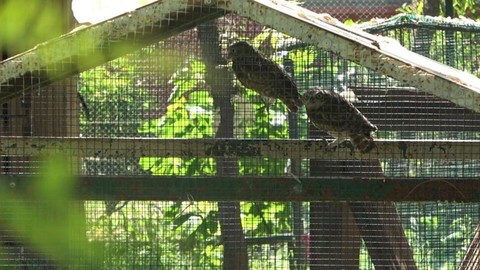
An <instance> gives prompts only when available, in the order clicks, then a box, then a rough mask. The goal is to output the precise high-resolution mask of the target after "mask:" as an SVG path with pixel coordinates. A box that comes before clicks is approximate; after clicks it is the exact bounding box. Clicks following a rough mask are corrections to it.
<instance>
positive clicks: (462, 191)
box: [0, 175, 480, 202]
mask: <svg viewBox="0 0 480 270" xmlns="http://www.w3.org/2000/svg"><path fill="white" fill-rule="evenodd" d="M36 180H37V178H36V177H33V176H10V177H7V176H3V177H1V178H0V190H1V191H2V192H13V193H21V194H24V193H25V192H26V193H27V194H28V193H29V192H30V193H35V191H34V190H32V186H33V184H34V181H36ZM74 190H75V197H74V199H79V200H171V201H189V200H195V201H283V202H290V201H397V202H399V201H450V202H480V181H478V178H462V179H452V178H385V179H360V178H323V177H309V178H307V177H300V178H299V179H294V178H292V177H279V176H272V177H266V176H265V177H258V176H245V177H241V176H240V177H239V176H234V177H227V176H224V177H217V176H211V177H172V176H156V177H153V176H138V175H132V176H110V177H106V176H82V177H79V178H78V180H77V182H76V187H75V189H74Z"/></svg>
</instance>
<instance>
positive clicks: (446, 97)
mask: <svg viewBox="0 0 480 270" xmlns="http://www.w3.org/2000/svg"><path fill="white" fill-rule="evenodd" d="M265 25H266V26H265ZM267 26H268V27H267ZM362 28H363V30H365V31H366V32H363V31H361V30H358V29H356V28H353V27H352V28H350V27H346V26H344V25H343V24H341V23H339V22H338V21H336V20H335V19H333V18H332V17H330V16H328V15H325V14H316V13H313V12H310V11H308V10H306V9H303V8H301V7H298V6H295V5H292V4H289V3H284V2H283V1H271V2H270V1H260V0H258V1H240V0H239V1H203V2H202V1H162V2H155V3H152V4H150V5H147V6H145V7H142V8H139V9H138V10H135V11H132V12H130V13H127V14H124V15H122V16H119V17H116V18H112V19H111V20H109V21H106V22H102V23H99V24H95V25H91V26H88V27H85V28H82V29H78V30H77V31H74V32H71V33H69V34H66V35H64V36H61V37H58V38H56V39H53V40H51V41H49V42H46V43H43V44H39V45H38V46H36V47H35V48H33V49H32V50H30V51H27V52H25V53H22V54H20V55H18V56H15V57H12V58H10V59H7V60H5V61H3V62H1V65H0V70H1V73H0V82H1V84H0V99H1V101H2V102H4V105H3V113H2V119H3V122H2V129H3V131H2V137H1V138H0V153H2V158H3V160H2V173H3V174H4V177H3V178H2V185H3V190H2V192H3V195H4V196H3V197H4V198H5V199H4V200H3V201H2V212H1V219H0V220H1V221H2V224H3V225H2V238H1V241H2V243H3V246H4V249H3V250H2V251H3V253H4V255H3V257H1V262H0V263H1V264H2V265H5V266H12V267H18V268H20V267H26V268H28V267H31V268H32V269H33V268H35V269H36V268H38V267H45V268H62V267H66V268H73V269H75V268H92V269H98V268H105V269H147V268H148V269H151V268H156V269H216V268H221V267H223V269H248V268H250V269H373V268H375V269H455V268H457V267H459V268H460V269H476V268H475V267H476V265H477V263H478V260H479V258H478V256H477V254H476V247H477V245H478V230H479V229H478V227H477V224H478V223H479V204H478V200H479V195H478V194H479V192H478V190H479V184H478V176H479V173H478V172H479V171H480V168H479V167H480V162H479V160H480V143H479V136H480V128H479V127H480V116H479V114H478V112H480V90H479V88H478V85H480V84H479V80H478V79H477V78H476V77H475V76H472V75H471V74H469V73H472V74H473V75H477V76H478V69H479V65H478V52H477V50H478V49H479V48H480V45H479V41H480V40H479V32H480V28H479V25H478V24H477V23H474V22H469V21H467V22H465V21H455V20H445V19H438V18H429V17H415V16H396V17H393V18H391V19H389V20H386V21H377V22H373V23H372V22H370V23H367V24H364V25H363V26H362ZM367 32H370V33H372V34H375V35H380V36H375V35H371V34H367ZM238 40H248V41H249V42H250V43H251V44H253V45H254V46H255V47H256V48H258V49H259V50H260V51H261V52H262V53H263V54H264V55H266V56H267V57H269V58H271V59H274V61H276V62H277V63H279V64H281V65H282V66H283V67H284V68H285V69H286V70H287V71H288V72H289V73H290V74H291V75H292V77H293V78H294V80H295V81H296V82H297V84H298V86H299V89H300V92H301V93H304V91H306V90H307V89H309V88H311V87H314V86H320V87H322V88H324V89H328V90H331V91H335V92H338V93H341V94H342V95H343V96H345V97H346V98H347V99H349V100H350V101H351V102H352V103H353V104H354V105H355V106H356V107H357V108H358V109H359V110H360V111H361V112H362V113H363V114H364V115H365V116H366V117H367V118H369V119H370V121H371V122H372V123H374V124H375V125H377V127H378V132H377V133H376V141H377V148H376V149H375V150H374V151H372V152H370V153H368V154H361V153H359V152H358V151H356V150H355V149H352V148H351V147H350V145H349V144H348V143H343V144H341V145H340V146H339V147H338V148H329V147H327V146H326V144H325V141H324V139H327V140H329V139H331V138H330V137H329V136H328V134H325V133H323V132H322V131H321V130H318V129H317V128H315V127H313V126H312V125H311V124H310V122H309V119H308V117H307V116H306V114H305V109H304V108H301V109H300V111H299V112H298V113H297V114H293V113H289V112H288V111H287V109H286V107H285V106H284V105H283V104H282V103H281V102H278V101H277V102H275V103H274V104H272V105H271V106H269V107H268V106H266V101H265V99H262V97H260V96H259V95H258V94H257V93H255V92H254V91H251V90H250V89H247V88H245V87H243V86H242V84H240V83H239V82H238V81H237V80H236V79H235V77H234V75H233V73H232V71H231V68H230V66H229V63H228V61H227V60H226V58H225V56H226V50H227V47H228V45H230V44H232V43H233V42H234V41H238ZM400 45H402V46H403V47H402V46H400ZM404 47H406V48H407V49H409V50H410V51H408V50H406V49H405V48H404ZM422 55H423V56H422ZM424 56H427V57H428V58H427V57H424ZM431 59H433V60H436V61H438V62H436V61H433V60H431ZM441 63H444V64H448V65H450V66H453V67H455V68H456V69H455V68H451V67H448V66H447V65H444V64H441ZM460 70H461V71H460ZM467 72H468V73H467ZM267 107H268V109H267ZM58 153H62V154H65V153H68V155H69V156H70V159H68V160H67V161H65V160H57V162H60V164H62V165H64V166H65V167H71V168H70V172H71V174H72V175H74V176H78V177H77V178H75V179H73V180H75V181H71V182H68V181H63V180H64V179H69V174H67V173H63V174H62V173H61V170H59V169H58V168H57V169H56V170H54V172H52V171H48V170H47V171H46V172H44V174H46V175H47V176H48V177H47V179H46V180H43V183H45V185H46V186H47V187H48V188H49V189H48V190H45V189H42V188H41V187H37V189H35V187H36V186H38V185H37V184H36V183H37V182H42V180H39V179H38V178H36V177H35V175H36V173H37V170H36V168H38V167H42V166H41V165H42V164H43V163H42V160H43V159H41V158H38V157H44V156H48V155H53V154H58ZM58 171H60V172H58ZM58 174H60V176H59V175H58ZM70 176H71V175H70ZM49 179H59V180H60V181H59V182H55V181H53V182H49V181H48V180H49ZM64 182H66V183H67V184H68V183H71V185H73V187H70V188H68V186H67V187H63V188H64V189H62V186H63V185H64V184H62V183H64ZM49 183H51V186H48V184H49ZM59 185H60V187H58V186H59ZM65 190H70V191H71V194H72V196H73V199H71V201H70V202H69V203H68V205H69V206H68V207H66V204H64V203H65V200H67V199H66V197H62V196H63V195H61V194H62V193H61V192H62V191H65ZM42 192H44V193H42ZM55 192H57V193H55ZM32 193H33V194H32ZM19 194H22V195H21V196H25V195H24V194H29V195H28V198H29V200H28V203H27V202H24V201H23V200H19V199H18V196H20V195H19ZM42 194H43V197H42ZM51 194H55V196H51ZM59 194H60V195H59ZM57 195H58V196H57ZM50 196H51V197H52V199H51V200H49V199H48V198H49V197H50ZM68 199H70V198H68ZM56 200H57V201H56ZM55 202H57V203H55ZM59 202H60V203H61V204H60V205H59ZM62 203H63V204H62ZM72 213H73V214H72ZM50 219H51V220H50ZM46 220H50V221H49V222H51V223H49V222H46ZM43 222H45V223H46V224H47V225H46V226H45V225H44V226H42V225H41V223H43ZM65 223H67V224H65ZM20 224H23V225H20ZM50 225H51V228H50V229H48V226H50ZM62 225H68V226H67V227H68V228H69V230H66V231H62V230H61V229H60V228H64V227H65V226H63V227H62ZM17 227H20V228H17ZM46 227H47V228H46ZM15 228H17V229H15ZM62 232H63V234H62ZM25 234H26V236H25ZM42 234H45V235H48V236H50V237H46V239H45V237H39V236H41V235H42ZM54 235H58V236H59V237H54ZM38 237H39V238H38ZM30 238H32V239H33V240H32V239H30ZM37 238H38V239H37ZM49 238H51V239H49ZM25 239H26V240H25ZM42 241H43V242H42ZM44 242H46V245H43V246H42V245H41V244H42V243H44ZM45 246H46V247H45ZM52 253H53V254H52Z"/></svg>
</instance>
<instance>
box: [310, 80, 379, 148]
mask: <svg viewBox="0 0 480 270" xmlns="http://www.w3.org/2000/svg"><path fill="white" fill-rule="evenodd" d="M301 99H302V101H303V104H304V105H305V110H306V112H307V116H308V118H309V119H310V121H311V122H312V123H313V125H314V126H315V127H317V128H319V129H321V130H323V131H325V132H327V133H328V134H330V135H332V136H334V137H335V138H336V140H335V141H333V142H331V143H330V144H329V146H330V147H333V146H334V145H336V144H339V143H341V142H343V141H344V140H346V139H347V138H350V141H351V143H352V145H353V146H354V147H355V148H357V149H358V150H359V151H360V152H361V153H368V152H370V151H372V150H373V149H374V148H376V144H375V141H374V139H373V137H372V134H373V132H375V131H377V127H376V126H375V125H373V124H372V123H371V122H370V121H369V120H368V119H367V118H366V117H365V116H364V115H363V114H362V113H361V112H360V111H359V110H358V109H357V108H355V106H354V105H353V104H352V103H351V102H350V101H348V100H347V99H346V98H345V97H344V96H342V95H340V94H338V93H336V92H334V91H330V90H325V89H322V88H320V87H313V88H310V89H309V90H307V91H306V92H305V93H304V94H303V95H302V97H301Z"/></svg>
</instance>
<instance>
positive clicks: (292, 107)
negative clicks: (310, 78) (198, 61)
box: [227, 41, 302, 113]
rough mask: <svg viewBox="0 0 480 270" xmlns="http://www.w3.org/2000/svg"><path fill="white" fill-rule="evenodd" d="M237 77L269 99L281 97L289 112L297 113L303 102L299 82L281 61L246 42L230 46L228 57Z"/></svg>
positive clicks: (246, 85) (247, 86) (244, 84)
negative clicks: (274, 59)
mask: <svg viewBox="0 0 480 270" xmlns="http://www.w3.org/2000/svg"><path fill="white" fill-rule="evenodd" d="M227 57H228V58H229V59H230V60H231V61H232V69H233V72H234V73H235V76H236V77H237V79H238V80H239V81H240V82H241V83H242V84H243V86H245V87H246V88H250V89H252V90H254V91H255V92H257V93H258V94H260V95H261V96H265V97H267V98H274V99H280V100H281V101H282V102H283V103H284V104H285V105H286V106H287V108H288V110H289V111H291V112H293V113H296V112H298V109H299V107H300V106H302V101H301V99H300V94H299V92H298V88H297V84H296V83H295V81H294V80H293V78H292V77H291V76H290V75H289V74H288V73H287V72H286V71H285V69H283V68H282V67H281V66H280V65H279V64H277V63H275V62H274V61H273V60H271V59H269V58H267V57H265V56H264V55H262V54H261V53H260V52H259V51H258V50H257V49H256V48H255V47H253V46H252V45H250V44H249V43H248V42H246V41H238V42H235V43H233V44H232V45H230V46H229V47H228V56H227Z"/></svg>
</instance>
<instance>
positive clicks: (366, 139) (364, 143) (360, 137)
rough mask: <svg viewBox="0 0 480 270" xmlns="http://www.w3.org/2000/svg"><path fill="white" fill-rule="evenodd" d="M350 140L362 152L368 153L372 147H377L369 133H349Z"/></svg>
mask: <svg viewBox="0 0 480 270" xmlns="http://www.w3.org/2000/svg"><path fill="white" fill-rule="evenodd" d="M350 140H351V141H352V144H353V145H354V146H355V147H356V148H358V150H360V152H361V153H363V154H365V153H368V152H370V151H372V150H373V148H376V147H377V145H376V144H375V142H374V141H373V138H372V135H371V134H370V133H351V134H350Z"/></svg>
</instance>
